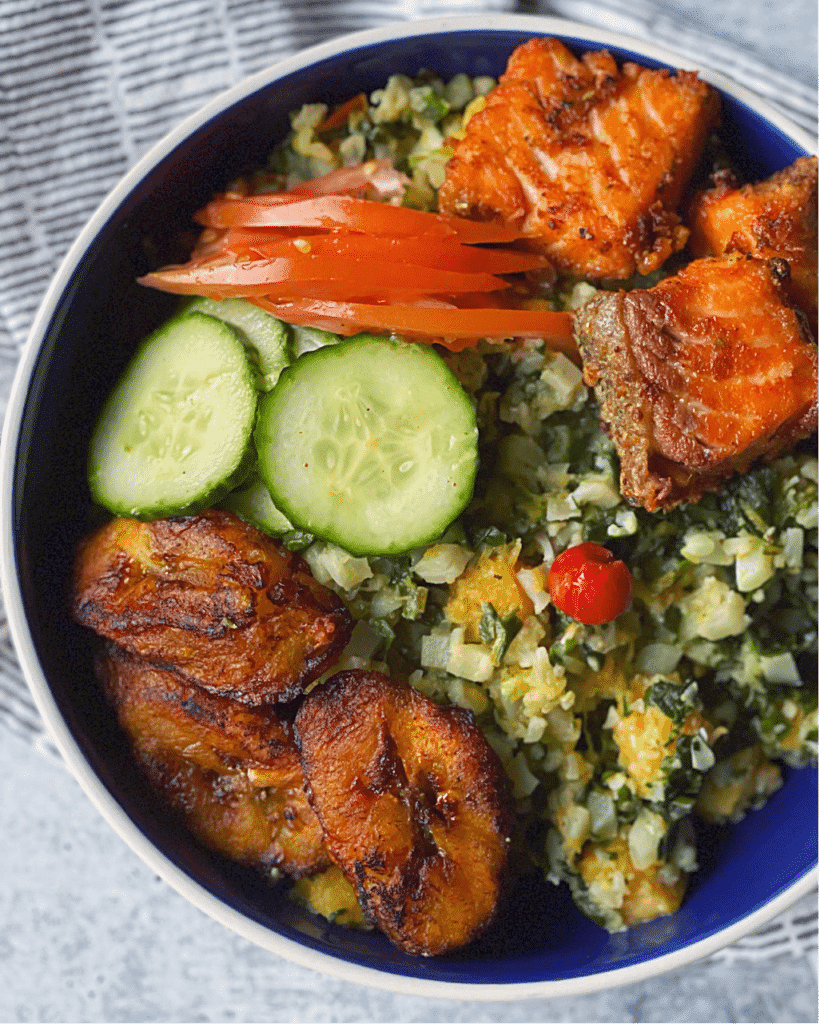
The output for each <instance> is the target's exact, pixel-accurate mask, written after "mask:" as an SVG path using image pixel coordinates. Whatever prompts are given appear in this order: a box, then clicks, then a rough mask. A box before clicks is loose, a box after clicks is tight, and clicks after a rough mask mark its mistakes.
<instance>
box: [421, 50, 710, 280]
mask: <svg viewBox="0 0 820 1024" xmlns="http://www.w3.org/2000/svg"><path fill="white" fill-rule="evenodd" d="M718 120H719V98H718V95H717V93H716V92H715V91H714V89H712V88H711V86H709V85H707V84H706V83H705V82H702V81H701V80H700V79H699V78H698V76H697V74H695V73H694V72H688V71H679V72H677V73H676V74H672V73H670V72H669V71H668V70H665V69H664V70H649V69H648V68H643V67H640V66H639V65H637V64H631V63H630V64H624V66H623V67H622V68H621V69H619V68H618V66H617V65H616V63H615V61H614V60H613V58H612V56H611V55H610V54H609V53H608V52H607V51H606V50H600V51H597V52H590V53H585V54H584V55H583V57H582V58H581V59H580V60H578V59H576V58H575V57H574V56H573V55H572V54H571V53H570V51H569V50H568V49H567V48H566V47H565V46H564V45H563V44H562V43H560V42H559V41H558V40H556V39H549V38H547V39H532V40H530V41H529V42H527V43H524V44H523V45H522V46H520V47H519V48H518V49H517V50H515V52H514V53H513V54H512V56H511V57H510V60H509V63H508V66H507V70H506V72H505V73H504V74H503V75H502V76H501V78H500V80H499V85H498V86H497V88H495V89H494V90H493V91H492V92H491V93H490V94H489V95H488V96H487V98H486V105H485V107H484V109H483V110H481V111H480V112H479V113H477V114H475V115H474V116H473V117H472V118H471V119H470V121H469V122H468V124H467V128H466V136H465V138H463V139H462V140H461V141H459V142H458V144H457V145H456V148H455V152H454V155H453V157H452V158H451V160H450V161H449V162H448V164H447V168H446V176H445V180H444V183H443V185H442V186H441V189H440V191H439V209H440V210H441V211H442V212H444V213H449V214H455V215H458V216H463V217H471V218H473V219H476V220H489V221H498V222H501V223H504V224H509V225H513V226H515V227H517V228H519V229H520V230H521V231H522V232H523V234H524V235H525V236H526V238H527V239H528V241H529V244H530V246H531V247H532V248H534V249H536V250H537V251H540V252H543V253H544V254H545V255H546V256H548V257H549V259H550V261H551V262H552V263H553V264H554V265H555V266H556V267H557V269H558V270H560V271H562V272H563V273H567V274H578V275H581V276H582V277H588V278H597V279H603V278H609V279H615V278H617V279H623V278H627V277H629V276H631V275H632V274H633V273H634V272H635V271H636V270H637V271H640V272H641V273H644V274H646V273H649V272H650V271H652V270H655V269H657V268H658V267H659V266H660V265H661V264H662V263H663V262H664V260H666V258H667V257H668V256H669V255H670V254H671V253H674V252H677V251H678V250H679V249H682V248H683V246H684V245H685V244H686V239H687V235H688V231H687V229H686V228H685V227H684V226H683V224H682V223H681V221H680V218H679V216H678V213H677V208H678V205H679V203H680V201H681V197H682V195H683V192H684V189H685V188H686V186H687V184H688V181H689V178H690V177H691V175H692V172H693V171H694V169H695V167H696V165H697V163H698V161H699V159H700V156H701V154H702V152H703V149H704V146H705V143H706V139H707V136H708V134H709V132H710V131H711V130H712V129H713V128H714V127H715V126H716V125H717V123H718Z"/></svg>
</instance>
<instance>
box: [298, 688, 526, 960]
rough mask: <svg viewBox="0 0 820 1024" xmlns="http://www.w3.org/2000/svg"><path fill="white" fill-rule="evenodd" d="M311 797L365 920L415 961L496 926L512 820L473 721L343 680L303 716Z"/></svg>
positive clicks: (322, 692) (501, 779)
mask: <svg viewBox="0 0 820 1024" xmlns="http://www.w3.org/2000/svg"><path fill="white" fill-rule="evenodd" d="M296 731H297V735H298V742H299V747H300V750H301V753H302V768H303V770H304V773H305V779H306V782H307V787H308V793H309V796H310V800H311V803H312V805H313V807H314V810H315V811H316V813H317V814H318V816H319V819H320V820H321V822H322V828H323V830H324V834H325V843H326V845H327V849H328V852H329V854H330V856H331V858H332V860H333V861H334V862H335V863H336V864H337V865H338V866H339V868H341V870H342V872H343V873H344V875H345V877H346V878H347V879H348V881H349V882H350V883H351V884H352V885H353V886H354V887H355V888H356V890H357V892H358V895H359V902H360V904H361V906H362V909H363V911H364V914H365V918H366V919H367V920H369V921H370V922H372V923H373V924H376V925H377V926H378V927H379V928H381V930H382V931H384V932H385V933H386V934H387V936H388V937H389V938H390V939H391V941H392V942H393V943H394V944H395V945H397V946H398V947H399V948H400V949H403V950H404V951H405V952H408V953H416V954H420V955H423V956H433V955H435V954H437V953H443V952H446V951H447V950H450V949H455V948H457V947H459V946H463V945H465V944H466V943H467V942H469V941H471V940H472V939H473V938H475V937H477V936H478V935H479V934H480V933H481V932H483V931H484V930H485V929H486V927H487V926H488V924H489V923H490V922H491V921H492V919H493V917H494V916H495V913H496V910H497V907H498V904H499V901H500V897H501V892H502V888H503V878H504V869H505V866H506V863H507V857H508V846H509V837H510V830H511V827H512V815H511V811H510V809H509V808H510V806H511V800H510V795H509V792H508V782H507V779H506V776H505V775H504V772H503V769H502V767H501V764H500V762H499V761H498V758H497V757H496V755H495V753H494V751H493V750H492V748H491V747H490V746H489V744H488V743H487V741H486V740H485V739H484V736H483V735H482V733H481V732H480V731H479V729H478V727H477V726H476V725H475V722H474V720H473V718H472V716H471V715H470V714H469V713H468V712H466V711H464V710H462V709H461V708H442V707H439V706H437V705H436V704H434V703H433V702H432V701H431V700H429V699H428V698H427V697H425V696H424V695H423V694H421V693H420V692H419V691H418V690H415V689H413V688H412V687H411V686H410V685H409V684H407V683H400V682H398V681H396V680H394V679H391V678H389V677H388V676H385V675H382V674H381V673H378V672H366V671H355V670H354V671H345V672H339V673H338V674H337V675H335V676H333V677H332V679H331V680H329V682H327V683H326V684H324V685H323V686H320V687H317V688H316V689H315V690H313V691H312V692H311V693H310V694H309V695H308V696H307V698H306V699H305V701H304V703H303V705H302V707H301V708H300V710H299V713H298V715H297V717H296Z"/></svg>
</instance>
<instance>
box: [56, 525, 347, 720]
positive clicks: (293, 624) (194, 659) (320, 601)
mask: <svg viewBox="0 0 820 1024" xmlns="http://www.w3.org/2000/svg"><path fill="white" fill-rule="evenodd" d="M74 616H75V618H76V619H77V621H78V622H80V623H81V624H82V625H84V626H88V627H89V628H90V629H93V630H94V631H95V632H97V633H99V634H100V635H101V636H104V637H106V638H108V639H109V640H113V641H115V642H116V643H117V644H119V645H120V646H121V647H123V648H124V649H126V650H128V651H131V652H132V653H133V654H139V655H141V656H143V657H145V658H147V659H148V660H150V661H152V662H155V663H156V664H159V665H163V666H165V667H168V668H172V669H174V670H175V671H177V672H179V673H180V674H181V675H183V676H184V677H185V678H186V679H188V680H189V681H190V682H194V683H197V684H199V685H200V686H202V687H204V688H205V689H206V690H209V691H210V692H212V693H217V694H222V695H223V696H227V697H233V698H234V699H236V700H241V701H243V702H245V703H246V704H253V705H257V704H268V703H272V702H280V701H288V700H291V699H293V698H294V697H296V696H298V695H299V694H300V693H301V692H302V690H303V689H304V687H305V686H307V685H308V684H309V683H311V682H312V681H313V680H314V679H316V678H318V676H320V675H321V674H322V672H323V671H324V670H325V669H326V668H328V667H330V665H331V664H332V663H333V661H334V660H335V658H336V657H337V655H338V654H339V653H340V652H341V650H342V649H343V647H344V646H345V644H346V643H347V641H348V639H349V638H350V633H351V632H352V628H353V621H352V617H351V615H350V613H349V612H348V610H347V609H346V608H345V606H344V605H343V603H342V601H341V600H340V598H338V597H337V596H336V595H335V594H334V593H333V592H332V591H331V590H329V589H328V588H327V587H324V586H322V585H321V584H320V583H319V582H318V581H317V580H316V579H315V578H314V577H313V576H312V575H311V573H310V571H309V569H308V568H307V566H306V565H305V563H304V562H303V561H302V559H301V558H299V557H298V556H297V555H295V554H293V553H292V552H290V551H288V550H287V549H286V548H285V547H284V546H283V545H281V544H279V543H278V542H276V541H274V540H272V539H271V538H269V537H266V536H265V535H264V534H262V533H260V532H259V531H258V530H256V529H254V528H253V527H252V526H249V525H248V524H247V523H244V522H243V521H242V520H241V519H239V518H238V517H237V516H235V515H233V514H232V513H230V512H221V511H214V510H211V511H208V512H203V513H202V514H200V515H197V516H184V517H177V518H172V519H162V520H157V521H156V522H152V523H145V522H140V521H138V520H136V519H114V520H112V521H111V522H109V523H107V524H106V525H105V526H104V527H102V529H100V530H99V531H98V532H97V533H95V534H94V535H93V536H92V537H91V538H89V539H88V540H87V541H86V542H85V544H84V545H83V546H82V548H81V550H80V552H79V555H78V558H77V563H76V579H75V588H74Z"/></svg>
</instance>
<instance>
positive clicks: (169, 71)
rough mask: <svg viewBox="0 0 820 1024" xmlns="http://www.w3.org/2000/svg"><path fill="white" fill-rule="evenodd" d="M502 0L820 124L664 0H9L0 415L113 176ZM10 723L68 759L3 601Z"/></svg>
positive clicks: (777, 77) (809, 900)
mask: <svg viewBox="0 0 820 1024" xmlns="http://www.w3.org/2000/svg"><path fill="white" fill-rule="evenodd" d="M503 11H515V12H524V13H542V14H556V15H561V16H564V17H567V18H571V19H573V20H577V21H583V22H588V23H593V24H599V25H602V26H606V27H608V28H612V29H616V30H618V31H621V32H624V33H627V34H630V35H633V36H636V37H639V38H649V39H652V40H654V41H655V42H657V43H660V44H662V45H665V46H668V47H670V48H673V49H675V50H677V51H678V52H679V53H681V54H683V55H684V56H686V57H688V58H690V59H693V60H696V61H699V62H702V63H703V64H704V65H707V66H710V67H713V68H716V69H719V70H720V71H722V72H723V73H724V74H725V75H727V76H728V77H730V78H732V79H734V80H735V81H737V82H740V83H741V84H743V85H745V86H746V87H747V88H750V89H751V90H752V91H754V92H756V93H758V94H759V95H761V96H764V97H765V98H766V99H768V100H769V101H770V102H772V103H773V104H775V105H776V106H778V107H779V108H780V109H781V110H782V111H783V112H784V113H785V114H786V115H787V116H789V117H791V118H792V119H793V120H794V121H795V122H797V123H798V124H800V125H801V126H802V127H804V128H806V129H808V130H809V131H810V132H812V133H814V132H816V126H817V95H816V89H815V86H814V85H813V83H812V81H811V75H810V73H809V74H806V69H805V67H803V68H798V69H796V70H795V68H794V67H790V66H789V62H788V60H787V59H784V58H783V57H782V55H781V54H779V53H778V51H777V50H772V51H771V52H770V53H769V54H768V55H769V56H770V57H771V58H772V59H771V60H770V61H768V60H765V59H762V57H761V53H760V52H757V51H756V50H755V48H751V49H750V48H748V47H744V46H739V45H737V42H736V41H735V40H734V39H733V38H732V33H731V31H730V30H729V29H730V27H727V28H726V30H725V31H717V32H715V31H711V32H710V31H706V30H704V28H703V26H702V24H701V22H700V21H699V18H698V5H697V4H692V3H689V4H688V5H687V10H686V11H684V10H682V9H681V8H679V7H677V6H676V5H675V4H674V3H672V2H668V3H667V2H662V0H595V2H586V0H551V2H549V3H538V2H519V3H516V2H515V0H485V2H483V3H477V4H476V3H467V2H462V0H451V2H449V3H433V2H426V0H405V2H391V0H337V2H335V3H334V2H324V3H319V2H312V0H308V2H304V0H175V2H173V3H169V2H168V0H39V2H38V0H0V414H2V412H3V410H4V409H5V404H6V400H7V396H8V391H9V387H10V382H11V379H12V376H13V372H14V368H15V365H16V363H17V359H18V357H19V353H20V350H21V347H22V345H23V344H24V342H25V339H26V336H27V333H28V330H29V327H30V324H31V322H32V319H33V317H34V314H35V312H36V309H37V306H38V305H39V302H40V300H41V297H42V295H43V293H44V291H45V289H46V286H47V284H48V282H49V280H50V279H51V277H52V275H53V274H54V272H55V271H56V269H57V267H58V265H59V263H60V260H61V259H62V257H63V255H64V253H65V252H66V250H67V249H68V247H69V245H70V244H71V242H72V241H73V239H74V238H75V237H76V235H77V234H78V233H79V231H80V229H81V228H82V226H83V224H84V223H85V221H86V220H87V219H88V218H89V216H90V215H91V214H92V213H93V211H94V209H95V208H96V207H97V205H98V204H99V202H100V201H101V200H102V199H103V197H104V196H105V195H106V194H107V193H108V191H109V190H110V189H111V188H112V187H113V185H114V184H115V183H116V181H117V180H118V179H119V178H120V177H121V176H122V175H123V174H124V173H125V172H126V171H127V170H128V169H129V168H130V167H131V166H133V164H134V163H135V162H136V161H137V160H138V158H139V157H140V156H141V155H142V154H143V153H144V152H145V151H146V150H147V149H148V148H150V146H151V145H152V144H153V143H154V142H156V141H157V140H159V139H160V138H161V137H162V136H163V135H164V134H165V133H166V132H167V131H168V130H169V129H171V128H172V127H173V126H174V125H175V124H176V123H178V122H179V121H180V120H182V119H183V118H184V117H185V116H186V115H187V114H189V113H191V112H192V111H194V110H196V109H197V108H198V107H200V106H201V105H202V104H203V103H204V102H205V101H206V100H208V99H209V98H210V97H212V96H213V95H215V94H216V93H218V92H220V91H221V90H223V89H226V88H228V87H229V86H231V85H233V84H235V83H236V82H237V81H239V79H241V78H242V77H244V76H245V75H247V74H250V73H252V72H255V71H258V70H260V69H262V68H264V67H266V66H267V65H269V64H271V63H273V62H274V61H275V60H277V59H279V58H281V57H285V56H287V55H288V54H291V53H293V52H295V51H297V50H299V49H302V48H303V47H305V46H308V45H310V44H312V43H315V42H320V41H322V40H324V39H327V38H329V37H331V36H336V35H339V34H341V33H344V32H350V31H354V30H358V29H363V28H370V27H375V26H377V25H380V24H385V23H388V22H391V21H400V20H415V19H419V18H424V17H431V16H436V15H442V14H446V15H452V14H471V13H478V12H482V13H483V12H503ZM715 23H716V24H717V25H718V28H719V27H720V25H719V15H715V16H714V17H713V18H712V20H711V21H710V24H715ZM811 29H812V30H813V27H811ZM808 30H809V29H808V28H807V31H808ZM758 50H759V48H758ZM4 730H7V731H10V732H13V733H15V734H16V735H17V736H19V737H20V738H22V739H24V740H25V741H27V742H28V743H30V744H31V745H32V746H34V747H35V748H37V749H38V750H39V751H41V753H43V755H44V756H52V757H58V755H57V753H56V751H55V750H54V748H53V746H52V745H51V742H50V740H49V738H48V735H47V733H46V731H45V729H44V726H43V723H42V721H41V719H40V717H39V714H38V712H37V710H36V708H35V706H34V704H33V703H32V701H31V698H30V696H29V693H28V690H27V688H26V685H25V682H24V680H23V678H22V674H21V672H20V668H19V665H18V663H17V659H16V657H15V653H14V650H13V647H12V644H11V641H10V639H9V636H8V630H7V627H6V622H5V616H4V615H3V613H2V608H0V741H1V740H2V734H3V731H4ZM816 946H817V900H816V896H809V897H806V898H805V899H804V900H802V901H801V902H800V903H799V904H797V905H796V906H795V907H794V908H792V909H791V910H790V911H788V912H787V913H785V914H783V915H781V916H780V917H779V918H777V919H776V920H775V921H773V922H772V923H771V924H770V925H769V926H768V927H767V928H765V929H763V930H762V931H760V932H758V933H756V934H755V935H752V936H750V937H748V938H747V939H746V940H743V941H741V942H738V943H736V944H735V945H733V946H731V947H729V948H728V949H726V950H724V951H722V952H721V953H719V954H716V956H717V957H720V958H723V959H729V960H731V959H733V958H761V959H763V958H770V957H775V956H781V955H786V954H789V953H791V954H798V953H806V952H808V953H812V951H813V950H815V949H816Z"/></svg>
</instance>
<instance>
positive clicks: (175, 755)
mask: <svg viewBox="0 0 820 1024" xmlns="http://www.w3.org/2000/svg"><path fill="white" fill-rule="evenodd" d="M97 672H98V676H99V678H100V680H101V682H102V684H103V688H104V691H105V694H106V696H107V698H108V700H109V702H110V703H111V705H112V706H113V708H114V709H115V712H116V715H117V720H118V721H119V724H120V726H121V727H122V728H123V730H124V731H125V733H126V734H127V735H128V737H129V740H130V744H131V750H132V753H133V755H134V758H135V760H136V762H137V764H138V765H139V767H140V769H141V770H142V771H143V772H144V774H145V775H146V776H147V778H148V779H149V781H150V782H151V783H152V784H153V786H154V787H155V788H156V790H157V791H158V793H159V794H160V795H161V797H162V799H163V800H164V801H165V802H166V803H167V804H168V805H169V806H170V807H172V808H173V809H174V810H175V811H176V812H177V813H178V814H180V815H181V817H182V818H183V819H184V821H185V822H186V824H187V826H188V828H189V829H190V831H191V832H192V833H193V834H194V835H195V836H196V838H197V839H199V840H200V841H201V842H202V843H204V844H205V845H207V846H209V847H211V848H213V849H215V850H217V851H218V852H219V853H222V854H223V855H224V856H227V857H230V858H231V859H232V860H235V861H238V862H240V863H243V864H249V865H252V866H254V867H258V868H261V869H263V870H270V869H271V868H278V869H279V870H280V871H283V872H284V873H286V874H288V875H291V876H292V877H295V878H301V877H302V876H304V875H308V874H312V873H314V872H315V871H319V870H322V869H324V868H325V867H327V865H328V864H329V863H330V862H329V859H328V856H327V853H326V851H325V848H324V844H323V841H322V830H321V826H320V825H319V821H318V818H317V817H316V815H315V814H314V812H313V810H312V808H311V806H310V804H309V802H308V799H307V794H306V792H305V789H304V780H303V776H302V769H301V765H300V762H299V752H298V750H297V748H296V743H295V741H294V739H293V733H292V729H291V727H290V726H289V725H288V723H287V722H285V721H284V720H281V719H280V718H279V717H278V716H277V715H276V713H275V712H274V711H273V710H272V709H271V708H270V707H265V708H250V707H247V706H246V705H244V704H241V703H239V702H237V701H233V700H230V699H229V698H227V697H219V696H214V695H212V694H209V693H207V692H206V691H205V690H202V689H201V688H200V687H198V686H196V685H194V684H192V683H188V682H186V681H185V680H184V679H182V677H180V676H179V675H177V674H176V673H175V672H171V671H169V670H167V669H162V668H157V667H156V666H154V665H151V664H150V663H149V662H147V661H146V660H145V659H144V658H140V657H139V656H135V655H132V654H128V653H127V652H125V651H122V650H120V649H119V648H116V647H115V646H114V645H111V646H110V648H109V649H108V650H107V651H105V652H104V653H103V654H101V655H100V656H99V658H98V661H97Z"/></svg>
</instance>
